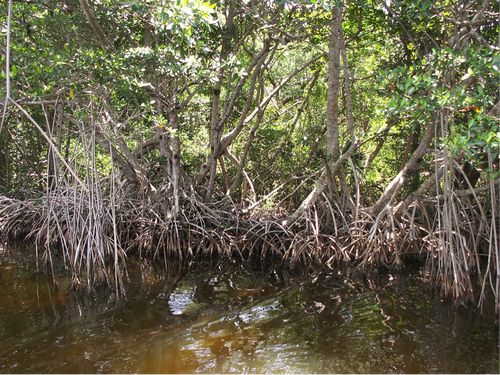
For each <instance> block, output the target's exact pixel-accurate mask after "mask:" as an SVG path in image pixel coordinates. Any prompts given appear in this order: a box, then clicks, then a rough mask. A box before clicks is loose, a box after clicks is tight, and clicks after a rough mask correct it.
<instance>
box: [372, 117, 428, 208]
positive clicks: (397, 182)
mask: <svg viewBox="0 0 500 375" xmlns="http://www.w3.org/2000/svg"><path fill="white" fill-rule="evenodd" d="M435 129H436V123H435V121H432V122H430V123H429V125H427V129H426V130H425V134H424V136H423V138H422V140H421V141H420V143H419V145H418V147H417V149H416V150H415V151H414V152H413V154H412V155H411V157H410V160H408V162H407V163H406V165H405V166H404V167H403V169H401V171H400V172H399V173H398V174H397V176H396V177H394V179H393V180H392V181H391V182H390V183H389V185H387V187H386V189H385V191H384V193H383V194H382V195H381V196H380V198H379V199H378V200H377V202H376V203H375V205H374V206H373V207H371V209H370V212H371V213H372V215H375V216H376V215H378V214H379V213H380V212H381V211H382V210H383V209H384V208H386V207H387V206H388V204H390V202H391V201H392V199H393V198H394V196H395V195H396V194H397V193H398V191H399V189H401V187H402V186H403V184H404V183H405V182H406V180H407V179H408V177H409V176H411V174H412V173H414V172H415V171H416V170H417V167H418V165H419V164H420V161H421V160H422V158H423V157H424V155H425V154H426V153H427V150H428V147H429V145H430V144H431V142H432V140H433V138H434V131H435Z"/></svg>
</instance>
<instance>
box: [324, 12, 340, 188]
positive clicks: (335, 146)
mask: <svg viewBox="0 0 500 375" xmlns="http://www.w3.org/2000/svg"><path fill="white" fill-rule="evenodd" d="M341 25H342V12H341V10H340V9H339V7H337V6H335V7H334V8H333V12H332V22H331V32H330V42H329V44H328V101H327V129H326V158H327V161H328V163H329V166H330V169H331V170H333V168H332V167H333V164H334V163H335V161H336V160H337V159H338V158H339V155H340V145H339V81H340V45H341V42H340V29H341ZM332 182H333V181H332Z"/></svg>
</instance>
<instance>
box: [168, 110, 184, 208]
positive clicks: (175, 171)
mask: <svg viewBox="0 0 500 375" xmlns="http://www.w3.org/2000/svg"><path fill="white" fill-rule="evenodd" d="M168 122H169V126H170V128H171V129H172V130H173V133H174V134H173V135H172V139H171V146H172V190H173V207H172V214H173V217H174V218H176V217H177V214H178V213H179V210H180V184H179V181H180V175H181V143H180V140H179V137H178V135H177V130H178V129H179V119H178V117H177V112H176V110H175V109H172V110H170V112H169V113H168Z"/></svg>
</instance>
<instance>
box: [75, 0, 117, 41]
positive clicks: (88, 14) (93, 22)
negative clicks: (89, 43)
mask: <svg viewBox="0 0 500 375" xmlns="http://www.w3.org/2000/svg"><path fill="white" fill-rule="evenodd" d="M79 1H80V6H81V7H82V10H83V13H84V14H85V18H86V19H87V21H88V23H89V24H90V27H91V28H92V30H93V31H94V33H95V34H96V36H97V39H99V42H100V43H101V45H102V47H103V48H105V49H106V48H112V45H111V43H110V42H109V40H108V38H107V37H106V34H105V33H104V30H103V29H102V27H101V26H100V25H99V23H98V22H97V19H96V18H95V16H94V13H93V12H92V10H91V9H90V6H89V3H88V2H87V0H79Z"/></svg>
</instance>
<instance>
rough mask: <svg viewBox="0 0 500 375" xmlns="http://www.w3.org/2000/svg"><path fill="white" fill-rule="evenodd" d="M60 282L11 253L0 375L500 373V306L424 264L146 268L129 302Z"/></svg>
mask: <svg viewBox="0 0 500 375" xmlns="http://www.w3.org/2000/svg"><path fill="white" fill-rule="evenodd" d="M162 275H163V276H162ZM57 281H58V287H56V286H55V285H54V284H53V283H52V282H51V279H48V278H47V276H44V275H43V274H42V273H37V272H36V268H35V265H34V263H33V259H30V257H27V256H26V255H23V254H22V253H19V252H18V251H17V252H9V253H8V254H2V253H1V252H0V372H3V373H20V372H23V373H26V372H44V373H51V372H55V373H66V372H73V373H86V372H92V373H94V372H115V373H116V372H124V373H128V372H142V373H186V372H188V373H191V372H219V373H220V372H224V373H230V372H234V373H242V372H252V373H253V372H259V373H262V372H273V373H274V372H279V373H284V372H304V373H310V372H323V373H325V372H342V373H350V372H364V373H367V372H370V373H385V372H405V373H411V372H424V373H427V372H449V373H462V372H465V373H468V372H481V373H484V372H495V373H497V372H498V370H499V368H498V366H499V355H498V344H499V341H498V325H497V323H495V320H494V317H493V313H492V312H491V311H490V310H491V308H492V307H491V306H487V310H488V311H486V312H485V314H484V315H483V316H482V317H481V315H479V313H478V311H477V310H476V309H474V308H471V307H463V306H462V307H459V308H457V307H453V306H452V305H450V304H449V303H446V302H442V301H440V299H439V296H433V295H431V294H430V293H429V292H428V290H427V288H426V286H425V285H424V284H423V283H422V281H421V280H420V275H419V273H418V271H409V270H406V271H405V272H404V274H398V275H396V274H390V273H385V274H378V275H374V276H371V277H370V278H366V277H361V276H358V277H354V276H352V277H346V276H342V277H340V276H339V275H336V274H331V275H324V276H322V277H319V278H314V279H311V278H308V279H305V278H300V277H298V276H293V275H290V274H287V273H286V272H284V271H282V272H276V271H275V272H263V271H261V272H256V271H254V272H250V271H248V270H245V269H243V268H241V267H238V266H236V265H234V264H218V265H212V266H210V267H208V266H204V267H203V268H197V269H192V270H191V271H190V272H189V273H187V274H186V275H185V276H184V277H183V278H182V279H181V280H178V283H177V284H176V286H175V287H173V286H172V281H171V278H170V277H166V276H165V274H164V273H158V272H155V271H153V270H152V269H151V268H148V267H144V266H140V265H136V266H134V267H131V268H130V283H129V285H128V286H127V299H126V300H117V299H116V298H115V296H114V295H113V294H111V293H109V292H106V291H105V290H99V291H96V292H95V293H92V294H91V295H88V294H87V295H85V296H82V295H76V294H74V293H70V292H68V289H67V288H68V284H69V283H68V280H67V279H65V278H64V277H63V276H61V277H59V278H58V279H57ZM170 289H173V291H170Z"/></svg>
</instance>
